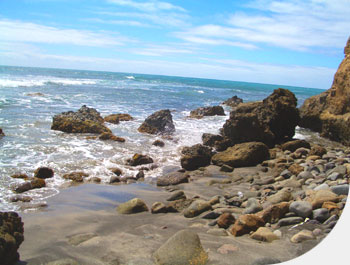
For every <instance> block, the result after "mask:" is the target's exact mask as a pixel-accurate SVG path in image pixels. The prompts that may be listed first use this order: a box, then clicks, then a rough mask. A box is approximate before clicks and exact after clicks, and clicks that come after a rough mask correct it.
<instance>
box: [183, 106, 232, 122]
mask: <svg viewBox="0 0 350 265" xmlns="http://www.w3.org/2000/svg"><path fill="white" fill-rule="evenodd" d="M216 115H219V116H225V111H224V108H223V107H221V106H212V107H201V108H198V109H195V110H192V111H191V112H190V117H191V118H196V119H201V118H203V117H204V116H216Z"/></svg>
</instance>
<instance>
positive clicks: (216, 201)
mask: <svg viewBox="0 0 350 265" xmlns="http://www.w3.org/2000/svg"><path fill="white" fill-rule="evenodd" d="M209 203H210V205H215V204H217V203H220V196H219V195H216V196H214V197H212V198H211V199H210V200H209Z"/></svg>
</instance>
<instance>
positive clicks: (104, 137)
mask: <svg viewBox="0 0 350 265" xmlns="http://www.w3.org/2000/svg"><path fill="white" fill-rule="evenodd" d="M98 139H100V140H102V141H106V140H111V141H115V142H120V143H124V142H125V139H124V138H122V137H119V136H116V135H114V134H113V133H109V132H104V133H102V134H101V135H100V136H99V137H98Z"/></svg>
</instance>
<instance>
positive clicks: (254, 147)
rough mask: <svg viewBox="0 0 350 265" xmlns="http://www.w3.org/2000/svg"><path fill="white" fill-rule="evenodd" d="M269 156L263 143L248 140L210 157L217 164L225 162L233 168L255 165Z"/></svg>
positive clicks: (220, 164)
mask: <svg viewBox="0 0 350 265" xmlns="http://www.w3.org/2000/svg"><path fill="white" fill-rule="evenodd" d="M269 157H270V154H269V149H268V147H267V146H266V145H265V144H263V143H259V142H249V143H242V144H237V145H235V146H233V147H229V148H228V149H227V150H226V151H224V152H220V153H217V154H215V155H214V156H213V157H212V162H213V164H215V165H218V166H222V165H224V164H226V165H229V166H231V167H234V168H236V167H249V166H256V165H257V164H259V163H261V162H262V161H264V160H267V159H269Z"/></svg>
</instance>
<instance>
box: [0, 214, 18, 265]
mask: <svg viewBox="0 0 350 265" xmlns="http://www.w3.org/2000/svg"><path fill="white" fill-rule="evenodd" d="M23 240H24V237H23V222H22V219H21V217H19V216H18V214H17V213H15V212H0V265H13V264H15V263H16V262H17V261H18V260H19V254H18V252H17V250H18V248H19V246H20V245H21V243H22V242H23Z"/></svg>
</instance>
